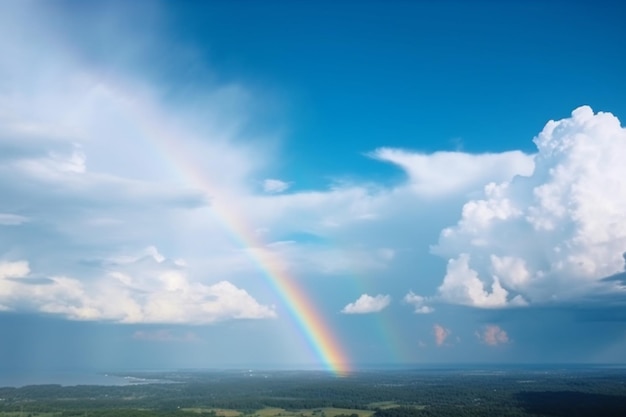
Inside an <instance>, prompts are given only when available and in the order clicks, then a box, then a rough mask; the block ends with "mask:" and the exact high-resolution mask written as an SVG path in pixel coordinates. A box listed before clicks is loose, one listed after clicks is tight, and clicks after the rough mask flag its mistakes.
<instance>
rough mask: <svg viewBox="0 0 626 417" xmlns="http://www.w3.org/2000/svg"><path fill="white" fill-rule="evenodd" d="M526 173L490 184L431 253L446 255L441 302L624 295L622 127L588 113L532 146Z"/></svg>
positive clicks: (625, 145) (625, 136) (499, 303)
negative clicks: (531, 168) (531, 161)
mask: <svg viewBox="0 0 626 417" xmlns="http://www.w3.org/2000/svg"><path fill="white" fill-rule="evenodd" d="M534 142H535V144H536V146H537V150H538V153H537V155H536V156H535V169H534V171H533V172H532V174H531V175H526V176H517V177H515V178H513V179H512V180H510V181H504V182H500V183H495V182H492V183H489V184H488V185H487V186H486V187H485V189H484V195H483V198H480V199H475V200H470V201H468V202H467V203H466V204H465V205H464V206H463V210H462V216H461V219H460V220H459V222H458V224H457V225H455V226H452V227H449V228H446V229H444V230H443V231H442V232H441V235H440V238H439V243H438V245H437V246H435V247H434V248H433V252H434V253H437V254H439V255H442V256H447V257H449V261H448V266H447V272H446V275H445V277H444V280H443V283H442V284H441V285H440V286H439V289H438V295H439V297H440V298H441V299H442V300H444V301H448V302H451V303H456V304H465V305H471V306H477V307H505V306H514V305H518V306H519V305H527V304H533V303H547V302H559V301H564V300H572V299H580V298H583V297H585V296H588V295H591V294H598V293H618V294H622V295H624V294H626V291H625V288H624V287H623V286H620V285H619V282H615V281H607V280H604V278H605V277H608V276H612V275H615V274H618V273H620V272H623V271H624V265H625V262H624V254H625V252H626V182H625V181H624V180H623V178H625V177H626V164H625V163H624V161H625V160H626V129H624V128H623V127H622V126H621V125H620V122H619V120H618V119H617V118H616V117H615V116H613V115H612V114H610V113H603V112H599V113H594V112H593V111H592V109H591V108H589V107H587V106H583V107H580V108H578V109H576V110H574V111H573V112H572V115H571V117H570V118H566V119H563V120H559V121H550V122H548V123H547V124H546V126H545V128H544V129H543V130H542V132H541V133H540V134H539V135H538V136H537V137H536V138H535V139H534Z"/></svg>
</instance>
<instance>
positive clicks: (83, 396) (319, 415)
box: [0, 369, 626, 417]
mask: <svg viewBox="0 0 626 417" xmlns="http://www.w3.org/2000/svg"><path fill="white" fill-rule="evenodd" d="M124 376H133V377H136V378H150V380H152V381H154V380H161V381H164V382H161V383H146V384H134V385H124V386H93V385H78V386H61V385H31V386H24V387H20V388H10V387H4V388H0V417H63V416H99V417H105V416H119V417H125V416H128V417H130V416H137V417H139V416H141V417H147V416H190V417H191V416H195V417H202V416H210V417H422V416H424V417H425V416H428V417H431V416H432V417H437V416H442V417H443V416H459V417H462V416H556V417H561V416H562V417H565V416H574V417H576V416H607V417H612V416H619V417H623V416H626V370H624V369H586V370H581V369H576V370H532V371H521V370H513V371H512V370H507V371H449V370H429V371H425V370H411V371H368V372H355V373H352V374H350V375H347V376H342V377H338V376H335V375H332V374H328V373H324V372H313V371H306V372H305V371H302V372H286V371H285V372H260V371H259V372H250V371H220V372H218V371H213V372H199V371H196V372H168V373H153V372H152V373H133V374H132V375H131V374H124Z"/></svg>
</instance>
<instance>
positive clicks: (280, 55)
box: [0, 1, 626, 371]
mask: <svg viewBox="0 0 626 417" xmlns="http://www.w3.org/2000/svg"><path fill="white" fill-rule="evenodd" d="M0 7H1V8H2V9H3V10H2V13H0V28H1V29H0V35H1V36H0V51H1V52H2V54H1V58H0V195H2V198H0V326H1V327H2V330H3V337H2V340H0V368H13V369H14V370H15V369H17V370H20V369H22V370H30V371H36V370H49V369H77V368H98V369H104V368H106V369H120V368H159V369H163V368H180V367H233V366H236V367H239V366H258V367H270V368H299V367H313V368H319V367H323V366H324V363H323V361H322V360H321V359H320V358H319V357H318V356H317V355H316V354H315V352H314V351H313V350H312V348H311V346H310V345H309V344H308V343H307V341H306V337H305V336H306V334H305V333H306V332H305V331H304V332H303V330H302V329H301V328H299V327H298V326H297V325H296V323H295V322H294V318H293V317H292V314H291V313H290V310H289V308H288V307H289V306H288V305H287V304H286V303H285V299H284V298H282V297H281V294H280V293H279V292H277V291H276V288H274V287H273V286H272V285H271V283H270V282H269V281H268V279H267V278H264V274H263V270H262V268H259V265H258V263H257V262H256V261H255V259H257V260H258V259H270V260H279V263H280V265H281V268H284V270H285V271H288V275H289V276H290V277H291V278H290V279H292V280H294V282H295V284H296V285H297V286H298V287H300V288H302V290H303V291H304V292H305V294H306V295H307V298H308V299H309V301H310V303H311V304H312V305H313V306H314V307H315V309H316V310H317V314H318V315H319V316H320V317H323V319H324V321H325V322H326V323H327V326H328V329H329V330H330V331H331V332H332V334H333V335H334V336H333V337H334V338H335V341H336V343H337V344H338V345H340V346H342V348H343V350H344V351H345V354H346V356H348V357H349V358H350V361H351V362H352V365H353V366H354V367H358V366H360V365H363V364H391V365H402V364H408V365H414V364H445V363H448V364H450V363H483V362H506V363H536V362H580V363H616V362H617V363H624V362H625V361H626V356H625V353H624V352H626V332H625V330H624V322H625V320H626V307H625V301H626V287H625V281H624V253H625V252H626V229H625V226H624V225H626V214H625V213H626V186H625V185H624V182H623V180H622V178H624V177H625V176H626V172H625V171H626V168H624V167H623V166H624V164H623V161H624V159H625V158H626V130H624V128H623V127H622V126H621V123H620V120H624V119H625V118H626V102H625V101H624V97H626V83H624V79H623V74H625V73H626V63H625V60H624V58H623V50H624V47H625V46H626V45H625V43H626V33H625V32H626V29H624V27H623V24H622V22H623V18H624V10H623V8H620V7H619V6H617V5H615V4H611V3H602V4H599V3H594V4H592V3H590V2H506V3H505V4H500V3H497V2H490V1H485V2H479V1H477V2H471V3H470V2H437V3H435V2H404V1H398V2H375V1H370V2H353V1H344V2H327V3H325V2H315V3H313V2H311V3H304V2H282V1H268V2H226V1H223V2H182V3H174V2H156V1H144V2H138V3H135V4H132V5H131V4H128V2H121V1H120V2H116V1H104V2H92V1H86V2H77V1H47V2H36V1H35V2H7V3H5V4H3V5H2V6H0ZM243 225H245V227H244V226H243ZM242 230H245V233H242ZM251 245H252V246H251ZM272 265H273V264H272ZM266 267H267V265H266Z"/></svg>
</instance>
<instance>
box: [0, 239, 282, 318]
mask: <svg viewBox="0 0 626 417" xmlns="http://www.w3.org/2000/svg"><path fill="white" fill-rule="evenodd" d="M150 249H151V250H148V251H147V254H146V255H145V256H141V257H137V258H132V257H130V258H126V259H124V260H108V261H107V265H106V268H105V269H106V271H107V272H106V274H104V275H102V276H98V277H92V278H91V279H90V280H80V279H76V278H72V277H69V276H49V277H43V278H42V277H40V276H37V275H35V274H33V273H32V272H31V270H30V267H29V265H28V263H27V262H26V261H17V262H6V261H5V262H1V263H0V309H2V310H10V311H18V312H38V313H47V314H53V315H57V316H61V317H65V318H68V319H70V320H98V321H111V322H118V323H179V324H182V323H187V324H207V323H214V322H216V321H221V320H227V319H262V318H273V317H276V313H275V311H274V307H271V306H264V305H261V304H259V303H258V302H257V301H256V300H255V299H254V298H252V297H251V296H250V295H249V294H248V293H247V292H246V291H245V290H243V289H240V288H237V287H236V286H234V285H233V284H231V283H230V282H228V281H220V282H217V283H215V284H203V283H202V282H198V281H192V280H190V279H189V277H188V276H187V274H186V271H185V268H184V267H183V266H181V265H180V264H178V263H175V262H172V261H169V260H167V259H165V258H163V257H162V256H161V255H160V254H158V252H156V251H155V250H154V249H153V248H150Z"/></svg>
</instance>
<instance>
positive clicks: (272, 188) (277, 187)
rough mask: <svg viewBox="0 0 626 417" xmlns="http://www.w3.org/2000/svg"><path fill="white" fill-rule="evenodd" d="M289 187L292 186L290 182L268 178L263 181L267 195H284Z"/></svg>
mask: <svg viewBox="0 0 626 417" xmlns="http://www.w3.org/2000/svg"><path fill="white" fill-rule="evenodd" d="M289 186H290V184H289V183H288V182H285V181H281V180H276V179H272V178H268V179H265V180H264V181H263V191H265V192H266V193H282V192H283V191H286V190H287V189H288V188H289Z"/></svg>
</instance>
